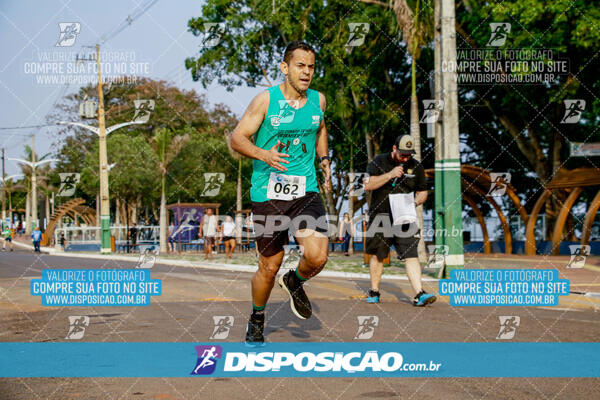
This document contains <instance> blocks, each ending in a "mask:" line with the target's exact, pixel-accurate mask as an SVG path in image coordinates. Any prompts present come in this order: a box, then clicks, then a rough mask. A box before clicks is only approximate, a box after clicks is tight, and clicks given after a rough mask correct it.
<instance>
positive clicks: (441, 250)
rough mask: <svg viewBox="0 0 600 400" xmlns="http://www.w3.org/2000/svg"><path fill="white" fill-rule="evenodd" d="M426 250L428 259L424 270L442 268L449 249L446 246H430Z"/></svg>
mask: <svg viewBox="0 0 600 400" xmlns="http://www.w3.org/2000/svg"><path fill="white" fill-rule="evenodd" d="M427 250H428V251H429V257H428V258H427V265H426V266H425V268H442V267H443V266H444V261H445V260H446V256H447V255H448V252H449V250H450V247H449V246H448V245H447V244H430V245H429V246H427Z"/></svg>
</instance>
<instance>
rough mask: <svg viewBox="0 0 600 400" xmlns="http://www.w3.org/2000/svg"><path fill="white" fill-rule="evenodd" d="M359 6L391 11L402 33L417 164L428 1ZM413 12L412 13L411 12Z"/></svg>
mask: <svg viewBox="0 0 600 400" xmlns="http://www.w3.org/2000/svg"><path fill="white" fill-rule="evenodd" d="M361 1H362V2H363V3H371V4H377V5H379V6H382V7H386V8H391V9H392V11H393V12H394V14H395V15H396V22H397V23H398V27H399V28H400V30H401V31H402V38H403V41H404V43H405V44H406V49H407V51H408V53H409V54H410V57H411V94H410V135H411V136H412V138H413V142H414V144H415V152H416V154H415V158H416V159H417V161H421V132H420V127H419V102H418V98H417V60H418V59H419V57H420V55H421V47H422V46H423V45H426V44H427V43H429V42H430V41H431V40H432V38H433V33H434V19H433V7H432V4H431V3H432V1H431V0H422V1H423V3H424V6H425V7H423V8H422V7H421V0H416V2H415V1H411V3H413V4H414V5H413V8H411V6H410V5H409V4H408V3H409V2H408V0H392V1H390V2H389V3H384V2H382V1H379V0H361ZM413 9H414V11H413ZM417 218H418V220H419V225H420V226H421V228H423V206H419V207H417ZM426 254H427V253H426V251H425V240H424V237H423V235H421V240H420V241H419V259H420V260H421V261H425V258H426Z"/></svg>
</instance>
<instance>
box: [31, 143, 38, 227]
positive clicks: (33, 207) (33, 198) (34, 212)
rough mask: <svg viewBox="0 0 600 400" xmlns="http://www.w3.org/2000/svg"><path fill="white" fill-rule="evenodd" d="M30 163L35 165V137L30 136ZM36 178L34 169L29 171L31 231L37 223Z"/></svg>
mask: <svg viewBox="0 0 600 400" xmlns="http://www.w3.org/2000/svg"><path fill="white" fill-rule="evenodd" d="M31 162H32V163H33V164H34V165H35V135H31ZM37 206H38V204H37V176H36V173H35V168H32V169H31V219H32V221H31V231H34V230H35V227H36V226H37V223H38V212H37Z"/></svg>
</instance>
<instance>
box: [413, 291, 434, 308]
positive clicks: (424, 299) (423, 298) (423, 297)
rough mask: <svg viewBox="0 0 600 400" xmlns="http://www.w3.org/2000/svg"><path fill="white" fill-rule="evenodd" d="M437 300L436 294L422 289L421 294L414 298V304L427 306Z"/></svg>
mask: <svg viewBox="0 0 600 400" xmlns="http://www.w3.org/2000/svg"><path fill="white" fill-rule="evenodd" d="M436 300H437V297H435V295H433V294H430V293H427V292H425V291H424V290H421V291H420V292H419V294H417V295H416V296H415V298H414V299H413V306H415V307H425V306H426V305H427V304H431V303H434V302H435V301H436Z"/></svg>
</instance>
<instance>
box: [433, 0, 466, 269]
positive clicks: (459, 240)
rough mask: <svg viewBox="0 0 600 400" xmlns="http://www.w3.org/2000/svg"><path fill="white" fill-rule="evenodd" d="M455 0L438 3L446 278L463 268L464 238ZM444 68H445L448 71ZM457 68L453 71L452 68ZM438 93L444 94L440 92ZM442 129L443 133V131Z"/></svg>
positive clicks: (438, 194)
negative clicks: (455, 270)
mask: <svg viewBox="0 0 600 400" xmlns="http://www.w3.org/2000/svg"><path fill="white" fill-rule="evenodd" d="M454 10H455V4H454V0H436V3H435V19H436V21H435V26H436V35H438V37H437V38H436V46H435V66H436V69H437V71H436V75H435V78H436V79H437V81H436V85H435V89H436V99H440V98H441V100H443V101H444V108H443V111H442V118H441V119H442V124H441V127H440V126H439V125H436V138H435V152H436V156H435V200H436V207H435V220H436V231H438V229H437V226H438V222H440V224H439V225H441V228H442V229H441V230H440V231H441V232H443V233H442V235H437V234H436V244H443V245H446V246H448V254H447V255H446V257H445V264H446V269H445V272H446V276H449V275H450V271H451V270H453V269H456V268H464V263H465V260H464V253H463V252H464V250H463V234H462V189H461V175H460V148H459V135H458V133H459V132H458V91H457V78H456V68H455V66H456V62H457V61H456V26H455V23H456V21H455V11H454ZM443 66H446V67H445V68H444V67H443ZM452 66H454V67H452ZM438 91H441V93H440V92H438ZM440 128H441V129H440Z"/></svg>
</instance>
